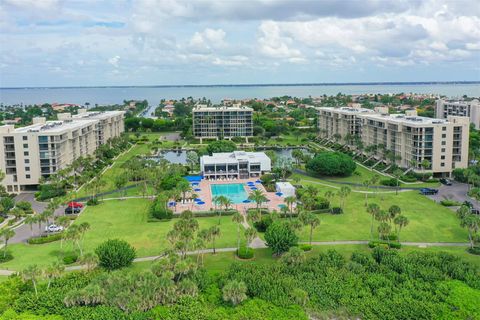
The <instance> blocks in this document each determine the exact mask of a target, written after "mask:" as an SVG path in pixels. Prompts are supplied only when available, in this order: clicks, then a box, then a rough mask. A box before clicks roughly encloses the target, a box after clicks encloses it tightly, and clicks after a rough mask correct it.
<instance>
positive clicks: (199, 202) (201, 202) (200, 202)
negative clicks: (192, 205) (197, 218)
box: [197, 201, 205, 205]
mask: <svg viewBox="0 0 480 320" xmlns="http://www.w3.org/2000/svg"><path fill="white" fill-rule="evenodd" d="M197 204H199V205H202V204H205V202H203V201H198V202H197Z"/></svg>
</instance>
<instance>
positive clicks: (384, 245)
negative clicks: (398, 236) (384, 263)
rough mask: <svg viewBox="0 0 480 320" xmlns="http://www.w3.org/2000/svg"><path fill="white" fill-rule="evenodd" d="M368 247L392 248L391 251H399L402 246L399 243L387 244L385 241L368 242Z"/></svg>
mask: <svg viewBox="0 0 480 320" xmlns="http://www.w3.org/2000/svg"><path fill="white" fill-rule="evenodd" d="M368 247H370V248H372V249H373V248H377V247H380V248H384V249H387V248H392V249H400V248H401V247H402V244H401V243H399V242H387V241H377V240H376V241H370V242H368Z"/></svg>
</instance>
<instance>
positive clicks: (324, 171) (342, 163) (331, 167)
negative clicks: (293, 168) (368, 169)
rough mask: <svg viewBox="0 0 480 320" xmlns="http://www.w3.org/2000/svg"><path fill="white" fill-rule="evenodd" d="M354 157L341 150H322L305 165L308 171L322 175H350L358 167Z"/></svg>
mask: <svg viewBox="0 0 480 320" xmlns="http://www.w3.org/2000/svg"><path fill="white" fill-rule="evenodd" d="M356 166H357V165H356V164H355V162H354V161H353V160H352V158H351V157H350V156H348V155H346V154H343V153H341V152H321V153H319V154H317V155H316V156H315V157H314V158H312V159H311V160H309V161H308V162H307V164H306V165H305V168H306V169H307V171H309V172H311V173H314V174H318V175H322V176H350V175H351V174H352V173H353V172H354V171H355V169H356Z"/></svg>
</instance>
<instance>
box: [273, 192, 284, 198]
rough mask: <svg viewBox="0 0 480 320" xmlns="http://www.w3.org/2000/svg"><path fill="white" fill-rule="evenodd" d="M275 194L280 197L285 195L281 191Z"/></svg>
mask: <svg viewBox="0 0 480 320" xmlns="http://www.w3.org/2000/svg"><path fill="white" fill-rule="evenodd" d="M275 194H276V195H277V196H279V197H281V196H283V193H281V192H276V193H275Z"/></svg>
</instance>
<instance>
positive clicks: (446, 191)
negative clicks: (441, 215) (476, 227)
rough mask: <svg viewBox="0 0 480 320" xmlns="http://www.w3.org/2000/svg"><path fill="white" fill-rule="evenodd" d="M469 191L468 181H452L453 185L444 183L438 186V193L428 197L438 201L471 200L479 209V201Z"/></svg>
mask: <svg viewBox="0 0 480 320" xmlns="http://www.w3.org/2000/svg"><path fill="white" fill-rule="evenodd" d="M467 192H468V185H467V184H466V183H459V182H454V181H452V185H451V186H445V185H442V186H441V187H439V188H438V193H437V194H434V195H428V197H429V198H430V199H433V200H435V201H436V202H440V201H442V200H444V199H449V200H454V201H458V202H464V201H470V202H471V203H472V204H473V207H474V208H475V209H479V208H480V204H479V202H478V201H476V200H475V199H472V198H470V197H469V196H467Z"/></svg>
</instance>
